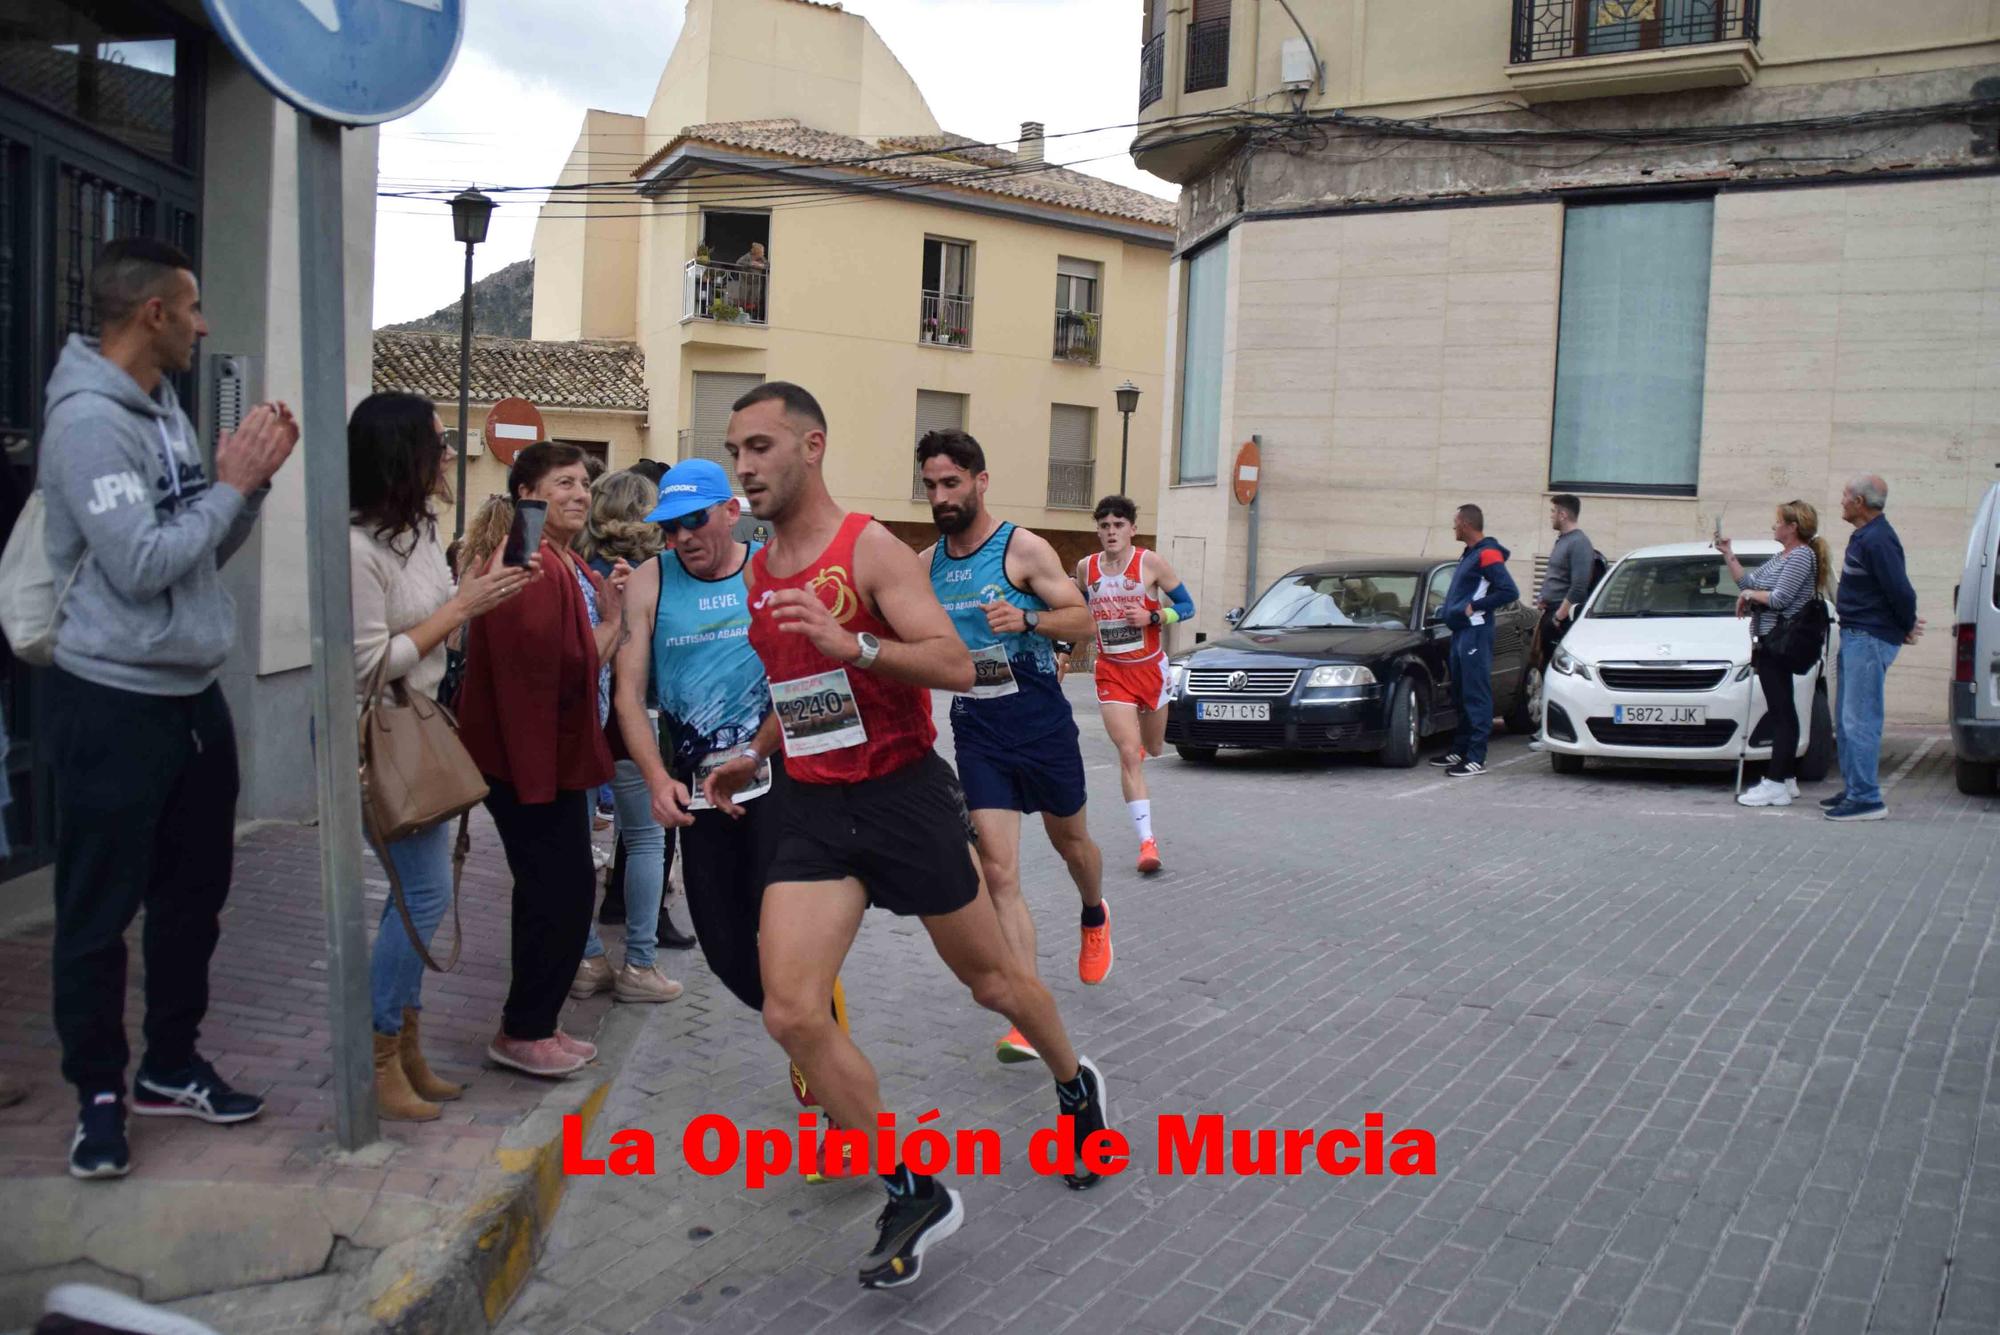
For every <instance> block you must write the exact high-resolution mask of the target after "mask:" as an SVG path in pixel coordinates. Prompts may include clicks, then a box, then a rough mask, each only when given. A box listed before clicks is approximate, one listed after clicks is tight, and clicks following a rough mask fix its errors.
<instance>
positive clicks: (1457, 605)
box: [1444, 538, 1521, 630]
mask: <svg viewBox="0 0 2000 1335" xmlns="http://www.w3.org/2000/svg"><path fill="white" fill-rule="evenodd" d="M1507 555H1508V553H1507V549H1506V548H1505V547H1502V546H1501V545H1500V544H1499V543H1498V542H1497V541H1495V540H1494V539H1492V538H1481V539H1480V540H1479V541H1478V542H1475V543H1473V544H1472V545H1471V546H1470V547H1467V548H1466V549H1465V555H1464V556H1461V557H1459V558H1458V569H1457V570H1456V571H1454V572H1453V573H1452V577H1451V587H1450V588H1449V589H1447V590H1446V591H1445V595H1444V624H1445V625H1447V626H1449V627H1451V628H1452V629H1453V630H1465V629H1467V628H1469V627H1470V626H1471V625H1472V624H1473V622H1472V617H1473V614H1474V613H1486V612H1491V611H1493V610H1495V609H1496V608H1501V607H1505V606H1506V605H1507V604H1508V603H1511V602H1514V601H1515V600H1517V599H1518V598H1520V596H1521V591H1520V590H1519V589H1517V588H1515V587H1514V577H1513V576H1512V575H1510V574H1508V573H1507ZM1481 620H1482V621H1485V620H1486V618H1485V617H1484V616H1482V617H1481Z"/></svg>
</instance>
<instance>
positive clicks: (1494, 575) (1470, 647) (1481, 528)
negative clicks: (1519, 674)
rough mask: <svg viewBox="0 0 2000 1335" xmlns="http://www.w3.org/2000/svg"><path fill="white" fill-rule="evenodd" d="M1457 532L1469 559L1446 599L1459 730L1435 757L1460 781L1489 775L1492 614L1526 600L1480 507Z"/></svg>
mask: <svg viewBox="0 0 2000 1335" xmlns="http://www.w3.org/2000/svg"><path fill="white" fill-rule="evenodd" d="M1451 534H1452V536H1453V537H1455V538H1457V539H1458V540H1459V541H1460V542H1462V543H1464V544H1465V555H1463V556H1461V557H1460V558H1459V559H1458V569H1457V570H1456V571H1455V572H1453V574H1452V577H1451V587H1450V588H1449V589H1448V590H1446V591H1445V596H1444V624H1445V625H1447V626H1449V627H1450V628H1451V701H1452V704H1453V706H1454V707H1456V708H1457V710H1458V731H1457V733H1456V734H1455V735H1454V737H1453V739H1452V747H1451V750H1450V751H1448V752H1446V753H1445V754H1444V755H1441V756H1433V757H1432V758H1431V764H1433V765H1436V766H1439V767H1440V768H1442V769H1443V770H1444V772H1445V773H1446V774H1447V775H1448V776H1450V777H1451V778H1454V779H1464V778H1470V777H1471V776H1473V775H1475V774H1484V773H1485V772H1486V739H1487V738H1488V737H1490V736H1492V735H1493V618H1492V615H1491V614H1492V613H1494V612H1497V611H1499V610H1500V609H1501V608H1503V607H1505V606H1506V605H1507V604H1509V603H1511V602H1513V601H1515V600H1516V599H1518V598H1519V597H1520V596H1521V591H1520V590H1519V589H1518V588H1516V587H1515V586H1514V577H1513V576H1512V575H1510V574H1508V573H1507V549H1506V548H1505V547H1502V546H1501V545H1500V544H1499V543H1498V542H1495V541H1494V540H1493V539H1492V538H1489V537H1487V536H1486V515H1485V514H1484V512H1482V511H1481V510H1480V508H1479V507H1478V506H1476V505H1461V506H1459V507H1458V513H1457V514H1455V515H1453V516H1452V519H1451Z"/></svg>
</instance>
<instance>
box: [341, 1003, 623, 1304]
mask: <svg viewBox="0 0 2000 1335" xmlns="http://www.w3.org/2000/svg"><path fill="white" fill-rule="evenodd" d="M649 1010H650V1008H649V1007H645V1006H614V1007H613V1008H612V1009H611V1010H610V1011H608V1012H606V1014H605V1017H604V1022H603V1024H602V1025H601V1026H600V1027H599V1029H598V1033H597V1038H596V1042H597V1047H598V1055H597V1060H596V1062H594V1063H593V1064H592V1065H591V1066H590V1067H588V1068H586V1069H585V1071H583V1072H581V1073H579V1076H577V1077H572V1078H570V1079H569V1080H565V1081H563V1082H562V1083H561V1084H559V1085H557V1086H556V1087H555V1088H554V1089H552V1090H550V1091H549V1092H548V1093H547V1094H546V1095H544V1096H543V1098H542V1101H541V1103H540V1105H539V1106H538V1107H536V1109H535V1110H534V1111H533V1112H531V1113H529V1114H528V1115H527V1117H525V1118H524V1119H522V1120H521V1121H520V1122H519V1123H517V1124H516V1125H515V1126H514V1127H513V1128H512V1129H511V1130H509V1131H508V1133H507V1134H506V1135H505V1136H504V1137H503V1138H502V1139H501V1141H500V1145H499V1148H498V1149H496V1150H495V1151H494V1152H493V1162H492V1164H491V1165H489V1166H488V1167H487V1168H486V1169H484V1170H483V1171H482V1172H481V1173H480V1176H479V1179H478V1181H477V1183H476V1185H475V1187H474V1190H473V1193H472V1194H473V1200H472V1203H471V1204H469V1205H468V1206H466V1207H465V1209H463V1210H462V1211H460V1212H459V1214H458V1216H457V1217H456V1218H455V1219H452V1220H450V1221H449V1222H447V1223H445V1224H443V1225H442V1226H440V1227H439V1228H437V1229H436V1230H434V1231H432V1232H429V1233H426V1234H423V1235H421V1236H418V1237H414V1238H409V1239H406V1240H405V1241H403V1242H399V1243H397V1244H395V1245H394V1246H392V1247H389V1248H387V1249H385V1250H384V1251H383V1252H382V1254H381V1255H380V1256H379V1257H377V1258H376V1259H375V1262H374V1264H372V1265H371V1266H370V1267H369V1268H368V1271H367V1273H366V1274H365V1275H364V1276H363V1277H362V1279H361V1282H360V1285H359V1286H358V1293H357V1295H356V1298H357V1301H356V1302H354V1303H353V1304H352V1307H353V1309H354V1310H353V1311H352V1312H351V1313H350V1315H348V1317H347V1318H346V1319H345V1320H344V1321H343V1323H342V1324H341V1325H340V1326H339V1328H338V1329H339V1331H340V1335H465V1333H466V1332H482V1331H487V1330H491V1329H492V1328H493V1327H494V1326H495V1325H496V1324H497V1323H498V1322H499V1320H500V1318H501V1317H502V1316H504V1315H505V1314H506V1311H507V1308H508V1305H509V1304H511V1303H512V1302H513V1301H514V1298H515V1295H517V1294H518V1293H519V1292H520V1291H521V1289H522V1287H523V1286H524V1285H525V1284H526V1283H527V1281H528V1277H529V1275H530V1274H531V1273H532V1272H533V1270H534V1264H535V1258H536V1257H537V1256H539V1255H540V1253H541V1247H542V1242H543V1240H544V1239H545V1238H546V1237H547V1236H548V1232H549V1229H550V1228H551V1227H552V1226H553V1225H554V1223H555V1217H556V1211H557V1210H558V1209H559V1208H560V1207H561V1205H562V1200H563V1194H564V1191H565V1189H566V1187H567V1186H568V1179H567V1178H565V1177H564V1176H563V1171H562V1124H563V1118H565V1117H567V1116H571V1115H575V1116H579V1117H581V1118H582V1119H583V1126H584V1133H585V1135H586V1136H587V1135H588V1134H589V1132H590V1129H591V1128H592V1127H593V1126H594V1125H595V1123H596V1120H597V1115H598V1113H600V1112H601V1111H603V1108H604V1102H605V1099H606V1098H607V1097H608V1096H609V1095H610V1092H611V1083H612V1081H613V1080H614V1079H616V1078H617V1073H618V1068H619V1067H620V1066H621V1065H622V1064H623V1062H624V1059H625V1055H626V1053H627V1052H629V1051H630V1050H631V1048H632V1045H633V1043H634V1042H636V1041H637V1039H638V1036H639V1031H640V1029H641V1028H643V1027H644V1025H645V1022H646V1018H647V1015H648V1013H649Z"/></svg>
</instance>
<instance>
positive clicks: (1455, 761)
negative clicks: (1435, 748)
mask: <svg viewBox="0 0 2000 1335" xmlns="http://www.w3.org/2000/svg"><path fill="white" fill-rule="evenodd" d="M1464 763H1465V757H1464V756H1462V755H1460V754H1459V753H1458V752H1456V751H1447V752H1445V753H1444V754H1443V755H1441V756H1432V757H1431V767H1432V768H1433V769H1450V768H1451V767H1452V766H1453V765H1461V764H1464Z"/></svg>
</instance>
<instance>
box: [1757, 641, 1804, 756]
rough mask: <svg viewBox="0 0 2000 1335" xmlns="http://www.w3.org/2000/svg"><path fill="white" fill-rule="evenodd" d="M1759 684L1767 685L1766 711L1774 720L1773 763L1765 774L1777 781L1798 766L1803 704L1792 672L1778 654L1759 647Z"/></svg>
mask: <svg viewBox="0 0 2000 1335" xmlns="http://www.w3.org/2000/svg"><path fill="white" fill-rule="evenodd" d="M1757 684H1758V685H1759V686H1762V687H1763V688H1764V711H1765V714H1766V716H1767V717H1768V718H1769V719H1770V720H1771V763H1770V764H1769V765H1767V766H1765V768H1764V777H1765V778H1767V779H1771V780H1773V781H1774V782H1777V783H1783V782H1784V781H1785V780H1786V779H1789V778H1792V777H1793V775H1794V773H1795V771H1796V770H1797V769H1798V764H1799V760H1798V756H1799V706H1798V701H1797V700H1795V699H1794V698H1793V697H1792V685H1793V682H1792V672H1791V670H1790V669H1789V668H1787V667H1786V666H1785V665H1784V664H1783V663H1780V662H1778V661H1777V655H1775V654H1770V653H1766V652H1764V651H1763V650H1761V649H1760V650H1758V653H1757Z"/></svg>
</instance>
